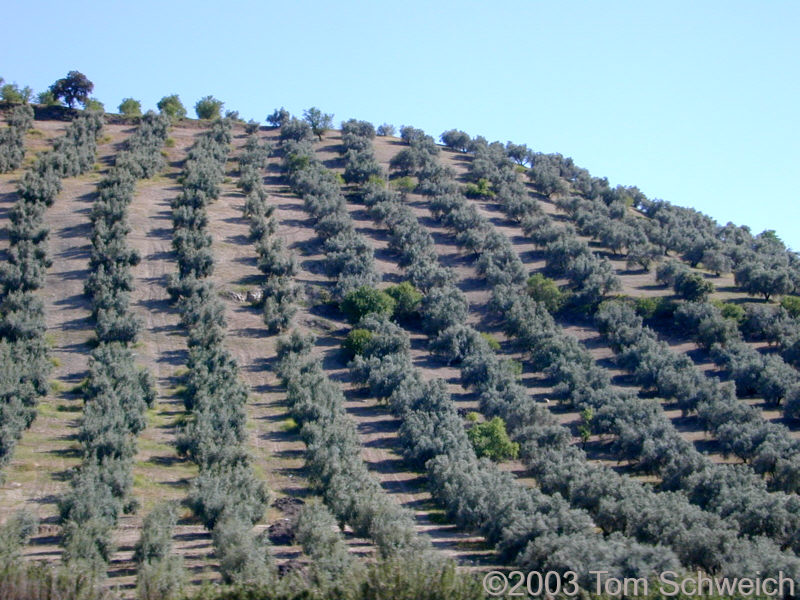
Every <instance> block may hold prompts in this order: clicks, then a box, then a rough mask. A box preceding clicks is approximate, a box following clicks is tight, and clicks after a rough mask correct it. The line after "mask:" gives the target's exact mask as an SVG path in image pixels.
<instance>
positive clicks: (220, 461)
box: [168, 119, 273, 583]
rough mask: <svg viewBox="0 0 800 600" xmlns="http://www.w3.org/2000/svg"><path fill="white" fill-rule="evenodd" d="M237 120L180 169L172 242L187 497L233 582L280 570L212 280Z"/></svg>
mask: <svg viewBox="0 0 800 600" xmlns="http://www.w3.org/2000/svg"><path fill="white" fill-rule="evenodd" d="M231 128H232V125H231V122H230V121H229V120H227V119H226V120H217V121H215V122H214V123H213V124H212V125H211V128H210V130H208V131H206V132H204V133H203V134H201V135H200V136H199V137H198V139H197V141H196V142H195V143H194V145H193V146H192V148H191V149H190V150H189V156H188V158H187V160H186V162H185V165H184V168H183V172H182V173H181V176H180V182H181V184H182V190H181V193H180V195H179V196H178V197H176V198H175V199H174V200H173V201H172V220H173V237H172V246H173V248H174V250H175V252H176V254H177V258H178V273H177V274H176V275H174V276H172V277H171V279H170V282H169V286H168V290H169V292H170V294H171V296H172V298H173V299H174V300H175V301H176V304H177V307H178V311H179V313H180V316H181V323H182V325H183V326H184V327H185V329H186V330H187V333H188V345H189V359H188V363H187V367H188V372H187V374H186V375H185V378H184V382H183V383H184V387H185V390H184V392H183V401H184V405H185V407H186V410H187V412H188V418H187V419H186V422H185V424H184V425H183V426H182V429H181V432H180V434H179V438H178V450H179V452H181V453H182V454H184V455H186V456H188V457H189V459H190V460H192V461H193V462H194V463H195V464H197V466H198V467H199V469H200V473H199V474H198V476H197V477H196V478H195V479H194V480H193V481H192V485H191V489H190V491H189V497H188V504H189V506H190V507H191V508H192V510H193V512H194V513H195V515H196V516H197V517H198V518H199V519H200V520H201V521H202V522H203V524H204V525H205V526H206V527H207V528H208V529H209V530H211V531H212V534H213V542H214V548H215V553H216V555H217V557H218V559H219V561H220V570H221V572H222V575H223V578H224V579H225V580H226V581H228V582H235V583H241V582H248V581H259V580H262V581H264V580H269V578H270V577H271V576H272V574H273V569H272V564H271V555H270V552H269V549H268V544H269V542H268V539H267V537H266V535H265V534H258V535H256V534H255V533H254V532H253V525H254V524H255V523H257V522H258V521H259V520H260V519H261V518H262V517H263V516H264V511H265V509H266V506H267V504H268V502H269V493H268V491H267V489H266V487H265V486H264V483H263V482H262V481H260V480H258V479H257V478H256V476H255V474H254V472H253V469H252V467H251V465H250V457H249V455H248V452H247V449H246V442H247V431H246V428H245V425H246V412H245V404H246V402H247V397H248V393H249V391H248V389H247V386H246V385H245V384H244V382H243V381H242V380H241V378H240V374H239V366H238V364H237V363H236V360H235V359H234V358H233V357H232V356H231V355H230V353H229V352H228V350H227V349H226V348H225V345H224V338H225V317H224V307H223V305H222V303H221V301H220V300H219V298H218V296H217V293H216V291H215V289H214V286H213V284H212V283H211V281H210V280H209V279H208V278H209V276H210V275H211V274H212V272H213V268H214V259H213V254H212V251H211V236H210V235H209V233H208V231H207V225H208V213H207V211H206V206H207V205H208V204H209V203H211V202H213V201H214V200H215V199H217V198H218V197H219V194H220V185H221V183H222V180H223V178H224V175H225V163H226V161H227V158H228V153H229V151H230V143H231Z"/></svg>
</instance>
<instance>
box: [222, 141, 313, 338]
mask: <svg viewBox="0 0 800 600" xmlns="http://www.w3.org/2000/svg"><path fill="white" fill-rule="evenodd" d="M271 152H272V148H271V147H270V146H269V145H268V144H260V143H259V141H258V137H257V136H256V135H251V136H250V137H248V139H247V141H246V142H245V147H244V150H243V151H242V153H241V154H240V155H239V181H238V184H237V185H238V186H239V188H240V189H241V190H242V191H243V192H244V193H245V194H246V196H247V198H246V200H245V206H244V214H245V217H246V218H248V219H249V220H250V239H251V240H252V241H253V243H254V244H255V247H256V252H257V254H258V268H259V270H260V271H261V272H262V273H264V276H265V277H266V281H265V282H264V283H263V284H262V285H261V293H260V296H259V297H258V300H257V304H258V305H260V307H261V309H262V311H263V318H264V323H265V324H266V325H267V328H268V329H269V331H270V332H271V333H276V332H279V331H284V330H286V329H288V328H289V327H290V326H291V323H292V318H293V317H294V315H295V313H296V312H297V304H298V302H299V301H300V300H301V297H302V290H301V288H300V286H299V285H298V284H297V282H296V281H295V280H294V276H295V275H296V274H297V258H296V257H295V256H294V255H293V254H291V253H290V252H289V251H288V249H287V248H286V244H285V243H284V241H283V239H281V238H280V237H278V236H277V235H275V233H276V231H277V224H276V223H275V218H274V216H273V213H274V211H275V206H274V205H270V204H269V203H268V196H267V192H266V189H265V188H264V184H263V181H262V174H261V172H262V170H263V169H264V167H266V164H267V159H268V158H269V156H270V153H271Z"/></svg>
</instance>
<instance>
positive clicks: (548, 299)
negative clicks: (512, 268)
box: [528, 273, 564, 313]
mask: <svg viewBox="0 0 800 600" xmlns="http://www.w3.org/2000/svg"><path fill="white" fill-rule="evenodd" d="M528 294H529V295H530V297H531V298H533V299H534V300H536V302H541V303H542V304H544V305H545V307H546V308H547V310H548V312H551V313H553V312H556V311H558V310H559V309H560V308H561V307H562V306H563V305H564V292H562V291H561V289H560V288H559V287H558V285H556V282H555V281H553V280H552V279H550V278H549V277H545V276H544V275H542V274H541V273H534V274H533V275H531V276H530V277H529V278H528Z"/></svg>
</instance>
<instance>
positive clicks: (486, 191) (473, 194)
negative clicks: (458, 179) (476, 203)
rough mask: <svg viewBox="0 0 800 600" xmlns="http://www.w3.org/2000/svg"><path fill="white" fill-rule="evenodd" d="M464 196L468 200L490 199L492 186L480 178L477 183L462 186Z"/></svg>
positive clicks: (492, 195) (486, 180)
mask: <svg viewBox="0 0 800 600" xmlns="http://www.w3.org/2000/svg"><path fill="white" fill-rule="evenodd" d="M464 195H465V196H467V197H469V198H492V197H494V195H495V193H494V192H493V191H492V184H491V182H490V181H489V180H488V179H485V178H483V177H481V178H480V179H478V182H477V183H468V184H467V185H466V186H464Z"/></svg>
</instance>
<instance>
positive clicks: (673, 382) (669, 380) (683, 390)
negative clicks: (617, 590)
mask: <svg viewBox="0 0 800 600" xmlns="http://www.w3.org/2000/svg"><path fill="white" fill-rule="evenodd" d="M494 146H495V148H497V147H499V145H497V144H496V145H494ZM480 156H481V154H480V153H479V152H477V153H476V159H475V160H476V162H477V161H478V159H479V158H480ZM485 156H486V155H485V154H484V157H485ZM494 158H495V161H496V167H497V168H498V169H499V170H501V171H505V173H506V174H507V178H508V179H509V180H510V179H512V178H514V177H515V175H514V174H513V169H512V167H511V164H512V163H511V159H510V157H506V158H505V160H504V159H503V156H502V152H497V153H495V154H494ZM483 170H484V171H486V167H485V166H484V167H483ZM492 180H496V178H493V179H492ZM498 198H499V199H500V201H501V205H505V204H506V202H505V195H504V194H500V195H499V196H498ZM510 204H511V205H512V206H517V205H518V203H515V202H511V203H510ZM507 212H508V211H507ZM535 214H539V212H538V211H535ZM667 265H669V266H674V267H675V270H676V272H677V273H678V274H679V275H680V274H682V273H686V272H688V268H685V267H683V266H682V265H680V264H679V263H665V266H667ZM679 278H680V277H676V279H679ZM655 345H656V344H655V343H654V341H653V340H651V344H650V346H649V347H648V346H644V347H643V348H642V352H645V351H646V350H647V349H648V348H649V349H650V350H651V351H650V352H646V353H645V356H646V357H647V358H646V359H644V361H643V363H642V364H643V365H644V366H643V369H647V368H648V367H650V371H649V372H650V373H651V374H652V373H657V375H658V376H659V377H661V378H662V381H663V383H664V389H662V390H660V391H661V392H663V393H667V392H671V393H675V391H676V390H679V392H678V393H680V394H683V395H684V396H686V395H691V394H698V393H699V394H700V395H702V394H704V393H705V394H711V392H709V386H710V387H714V384H713V383H707V382H706V381H705V380H704V378H703V377H702V376H701V375H699V374H697V373H694V374H693V377H692V378H690V379H686V377H689V374H687V373H686V372H684V373H683V377H684V379H682V380H681V379H679V378H676V375H674V374H673V373H674V371H675V369H676V368H677V367H678V366H680V367H682V366H684V364H686V365H691V361H689V360H688V359H687V358H686V357H683V359H682V360H681V359H679V358H678V357H675V356H674V355H672V354H671V353H670V352H664V348H660V347H659V348H658V351H657V352H656V351H652V350H653V347H654V346H655ZM631 355H632V356H630V357H628V359H629V360H636V359H637V354H636V352H633V353H631ZM653 361H655V363H656V364H658V365H659V366H655V365H653V364H652V362H653ZM587 362H588V361H587ZM648 363H651V364H648ZM678 363H680V365H678ZM666 365H670V368H667V367H666ZM670 369H672V370H670ZM777 371H778V370H777V369H771V370H769V371H768V372H767V373H765V374H764V378H765V380H769V381H770V382H771V383H772V387H773V388H777V385H776V382H778V381H783V382H785V381H786V380H787V379H788V378H787V377H786V369H783V370H782V372H781V373H778V372H777ZM650 383H651V382H649V381H647V382H646V384H648V385H649V384H650ZM668 386H671V387H668ZM715 389H716V388H715ZM700 390H704V391H702V392H701V391H700ZM712 395H713V394H712ZM718 408H720V409H721V412H722V413H723V414H725V410H722V409H725V408H726V407H723V406H718ZM748 408H749V407H748ZM712 412H713V411H712ZM746 412H748V414H749V415H750V417H748V418H752V416H753V413H754V411H753V410H752V409H750V410H749V411H746ZM755 415H756V416H757V419H758V420H759V421H761V419H760V416H759V415H758V413H757V411H755ZM717 419H718V420H720V419H721V417H717ZM659 420H660V418H659ZM718 424H722V423H721V422H720V423H718ZM667 427H668V428H669V426H667ZM720 431H722V432H724V431H725V429H724V428H723V429H721V430H720ZM670 436H671V437H673V438H677V437H678V436H677V434H676V433H674V432H670ZM732 437H735V436H731V435H729V436H728V437H727V440H728V442H730V440H731V438H732ZM786 441H787V439H786V438H784V442H783V443H782V444H781V443H778V446H780V447H781V449H785V448H786ZM683 446H684V447H685V445H683ZM775 450H776V447H772V448H771V451H772V452H774V451H775ZM692 454H693V453H692V452H690V451H688V449H687V451H686V452H685V460H684V461H683V462H684V464H685V467H684V468H688V470H689V472H691V471H692V469H691V468H689V467H690V466H691V465H692V464H697V465H701V464H702V461H697V460H696V458H697V457H696V456H695V457H692ZM767 455H772V454H771V452H770V451H767ZM786 458H787V459H788V461H787V462H786V463H784V464H785V466H788V467H789V468H788V472H786V473H785V476H786V477H788V479H789V480H790V481H791V480H793V479H795V476H794V475H792V472H793V470H794V467H792V466H791V465H792V464H793V462H794V459H793V458H792V457H791V456H787V457H786ZM670 468H671V469H673V471H674V470H675V469H676V466H675V465H673V466H671V467H670ZM669 476H672V475H669ZM749 485H750V484H747V485H742V486H741V489H740V491H741V492H742V493H748V494H750V495H753V494H756V495H759V494H761V495H763V492H761V491H758V490H753V489H751V488H750V487H749ZM788 485H790V486H791V485H793V484H788ZM756 487H760V485H758V484H757V485H756ZM791 489H792V488H791V487H789V488H788V490H791ZM775 498H777V500H775ZM775 498H773V500H774V501H776V502H782V501H784V500H785V498H784V497H782V496H776V497H775ZM741 521H742V519H740V522H741Z"/></svg>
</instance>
